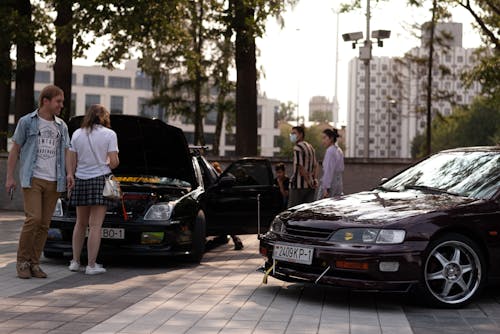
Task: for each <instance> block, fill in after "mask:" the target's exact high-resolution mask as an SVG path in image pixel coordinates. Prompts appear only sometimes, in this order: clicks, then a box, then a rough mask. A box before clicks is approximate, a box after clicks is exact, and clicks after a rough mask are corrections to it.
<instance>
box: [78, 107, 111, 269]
mask: <svg viewBox="0 0 500 334" xmlns="http://www.w3.org/2000/svg"><path fill="white" fill-rule="evenodd" d="M109 115H110V113H109V111H108V110H107V109H106V108H105V107H104V106H102V105H100V104H94V105H92V106H91V107H90V108H89V110H88V111H87V114H86V115H85V117H84V119H83V122H82V125H81V128H80V129H78V130H76V131H75V132H74V133H73V136H72V138H71V147H70V150H69V155H68V165H69V166H70V171H71V174H70V175H71V177H74V178H75V182H74V184H75V186H74V188H73V189H72V193H71V198H70V202H71V204H72V205H74V206H76V224H75V228H74V230H73V244H72V247H73V259H72V260H71V262H70V265H69V270H71V271H78V270H80V256H81V252H82V248H83V243H84V241H85V233H86V230H87V227H90V229H89V235H88V240H87V253H88V263H87V267H86V269H85V273H86V274H89V275H95V274H102V273H104V272H106V269H104V268H103V267H102V265H100V264H98V263H96V259H97V254H98V252H99V247H100V244H101V227H102V223H103V221H104V217H105V215H106V209H107V206H108V205H110V204H112V201H113V200H110V199H107V198H104V197H103V196H102V191H103V189H104V183H105V178H106V176H107V175H109V174H111V170H112V169H113V168H116V167H117V166H118V164H119V159H118V140H117V137H116V133H115V132H114V131H113V130H111V129H110V126H111V124H110V117H109ZM73 173H74V175H73Z"/></svg>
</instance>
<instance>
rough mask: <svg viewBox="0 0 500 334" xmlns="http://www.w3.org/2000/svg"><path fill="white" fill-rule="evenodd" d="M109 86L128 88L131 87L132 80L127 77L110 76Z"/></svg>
mask: <svg viewBox="0 0 500 334" xmlns="http://www.w3.org/2000/svg"><path fill="white" fill-rule="evenodd" d="M108 86H109V87H111V88H127V89H129V88H130V87H131V80H130V78H127V77H113V76H110V77H108Z"/></svg>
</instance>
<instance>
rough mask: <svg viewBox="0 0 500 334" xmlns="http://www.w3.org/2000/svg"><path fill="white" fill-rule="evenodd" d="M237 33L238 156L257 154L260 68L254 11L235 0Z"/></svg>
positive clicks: (243, 0) (241, 1)
mask: <svg viewBox="0 0 500 334" xmlns="http://www.w3.org/2000/svg"><path fill="white" fill-rule="evenodd" d="M234 13H235V15H234V29H235V32H236V44H235V48H236V50H235V61H236V155H238V156H255V155H257V68H256V56H255V34H254V28H253V25H252V23H251V22H253V20H254V10H253V9H252V8H250V7H249V6H248V4H246V1H245V0H234Z"/></svg>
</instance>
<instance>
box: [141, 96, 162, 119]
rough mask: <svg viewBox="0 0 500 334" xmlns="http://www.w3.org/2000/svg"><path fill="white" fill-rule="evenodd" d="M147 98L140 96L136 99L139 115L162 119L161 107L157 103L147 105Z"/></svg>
mask: <svg viewBox="0 0 500 334" xmlns="http://www.w3.org/2000/svg"><path fill="white" fill-rule="evenodd" d="M148 102H149V99H146V98H144V97H140V98H138V99H137V110H138V111H139V115H140V116H143V117H149V118H159V119H161V120H163V109H161V108H160V107H159V106H157V105H149V103H148Z"/></svg>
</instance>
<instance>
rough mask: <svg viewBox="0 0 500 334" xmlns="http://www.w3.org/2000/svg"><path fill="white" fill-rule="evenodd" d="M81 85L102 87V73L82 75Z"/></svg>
mask: <svg viewBox="0 0 500 334" xmlns="http://www.w3.org/2000/svg"><path fill="white" fill-rule="evenodd" d="M83 85H84V86H90V87H104V75H93V74H84V75H83Z"/></svg>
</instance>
